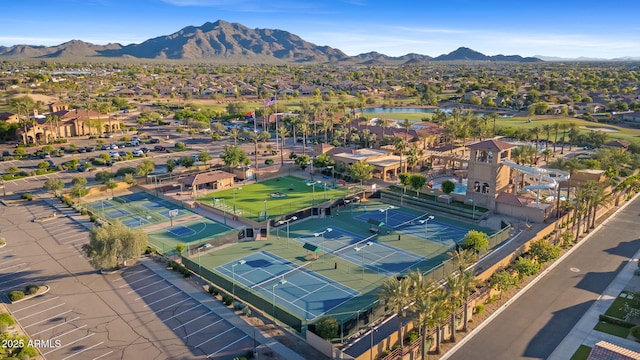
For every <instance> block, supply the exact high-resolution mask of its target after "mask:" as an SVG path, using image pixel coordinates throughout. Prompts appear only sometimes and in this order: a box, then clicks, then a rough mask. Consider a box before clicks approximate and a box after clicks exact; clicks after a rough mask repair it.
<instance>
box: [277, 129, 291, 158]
mask: <svg viewBox="0 0 640 360" xmlns="http://www.w3.org/2000/svg"><path fill="white" fill-rule="evenodd" d="M276 132H277V135H276V136H278V135H279V136H280V140H281V141H280V149H276V150H278V151H280V165H281V166H282V165H284V149H285V146H286V144H285V140H286V136H287V135H288V134H289V130H287V128H286V126H284V125H282V124H281V125H280V127H279V128H278V129H277V130H276Z"/></svg>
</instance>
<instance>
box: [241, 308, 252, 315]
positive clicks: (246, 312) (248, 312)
mask: <svg viewBox="0 0 640 360" xmlns="http://www.w3.org/2000/svg"><path fill="white" fill-rule="evenodd" d="M242 315H244V316H250V315H251V309H250V308H249V307H248V306H245V307H244V308H243V309H242Z"/></svg>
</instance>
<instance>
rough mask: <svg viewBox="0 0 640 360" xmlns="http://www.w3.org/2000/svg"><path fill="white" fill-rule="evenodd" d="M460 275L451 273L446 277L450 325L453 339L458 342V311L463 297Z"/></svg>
mask: <svg viewBox="0 0 640 360" xmlns="http://www.w3.org/2000/svg"><path fill="white" fill-rule="evenodd" d="M461 280H462V279H461V277H460V276H456V275H453V274H452V275H449V276H447V278H446V285H445V288H446V290H447V303H448V308H449V316H450V319H449V326H450V327H451V329H450V330H451V341H453V342H456V330H457V329H456V311H457V310H458V309H459V308H460V299H461V298H462V287H463V284H462V281H461Z"/></svg>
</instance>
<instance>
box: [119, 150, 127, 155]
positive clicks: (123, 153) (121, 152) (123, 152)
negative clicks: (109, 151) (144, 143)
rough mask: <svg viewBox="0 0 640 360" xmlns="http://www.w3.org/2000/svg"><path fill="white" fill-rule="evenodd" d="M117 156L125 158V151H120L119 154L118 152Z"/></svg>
mask: <svg viewBox="0 0 640 360" xmlns="http://www.w3.org/2000/svg"><path fill="white" fill-rule="evenodd" d="M118 154H120V156H127V152H126V151H120V152H118Z"/></svg>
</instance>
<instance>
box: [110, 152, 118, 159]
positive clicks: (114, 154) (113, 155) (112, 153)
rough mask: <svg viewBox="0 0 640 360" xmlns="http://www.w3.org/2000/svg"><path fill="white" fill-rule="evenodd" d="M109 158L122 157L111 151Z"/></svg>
mask: <svg viewBox="0 0 640 360" xmlns="http://www.w3.org/2000/svg"><path fill="white" fill-rule="evenodd" d="M109 156H111V157H112V158H114V159H117V158H119V157H120V154H118V152H117V151H109Z"/></svg>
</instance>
